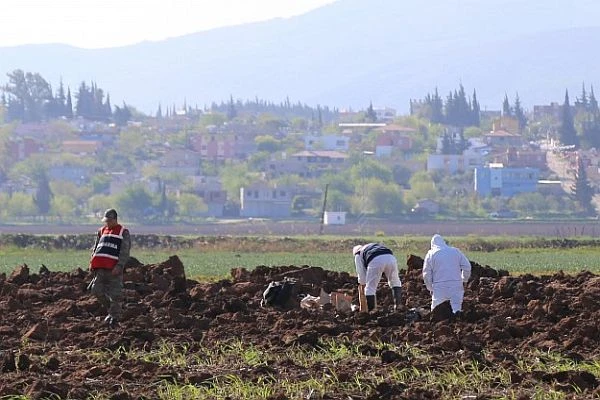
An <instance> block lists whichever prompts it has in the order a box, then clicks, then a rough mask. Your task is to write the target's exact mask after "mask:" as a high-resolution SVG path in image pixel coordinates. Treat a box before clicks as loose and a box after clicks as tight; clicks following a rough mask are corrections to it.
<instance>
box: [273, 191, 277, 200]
mask: <svg viewBox="0 0 600 400" xmlns="http://www.w3.org/2000/svg"><path fill="white" fill-rule="evenodd" d="M273 198H274V199H276V198H277V190H273Z"/></svg>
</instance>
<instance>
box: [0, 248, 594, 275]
mask: <svg viewBox="0 0 600 400" xmlns="http://www.w3.org/2000/svg"><path fill="white" fill-rule="evenodd" d="M407 254H417V255H419V256H421V257H423V256H424V252H423V251H416V250H415V251H406V252H404V253H399V252H398V251H396V256H397V257H398V261H399V264H400V267H401V268H402V266H403V265H404V259H405V256H406V255H407ZM465 254H466V255H467V257H468V258H469V259H470V260H472V261H475V262H477V263H479V264H482V265H489V266H491V267H493V268H495V269H506V270H508V271H509V272H510V273H511V274H522V273H532V274H536V275H539V274H548V273H554V272H557V271H559V270H562V271H564V272H566V273H577V272H579V271H582V270H589V271H592V272H594V273H600V248H597V247H577V248H570V249H555V248H539V249H505V250H497V251H492V252H482V251H465ZM173 255H177V256H178V257H179V258H180V259H181V261H182V262H183V265H184V266H185V267H186V273H187V275H188V276H189V277H194V278H201V277H209V278H219V277H225V276H227V275H228V274H229V271H230V270H231V269H232V268H235V267H246V268H248V269H252V268H254V267H256V266H258V265H267V266H279V265H310V266H316V267H323V268H325V269H329V270H333V271H347V272H350V273H353V271H354V263H353V259H352V256H351V254H350V251H348V252H343V253H342V252H310V253H307V252H304V253H292V252H265V253H261V252H255V251H249V252H241V251H238V252H232V251H208V252H207V251H200V250H197V249H179V250H172V251H167V250H134V251H132V256H134V257H136V258H137V259H138V260H140V262H142V263H143V264H154V263H160V262H162V261H165V260H166V259H167V258H169V257H170V256H173ZM88 261H89V251H72V250H69V251H64V250H43V249H31V248H26V249H21V248H13V247H8V248H6V247H5V248H0V273H1V272H6V273H10V272H11V271H12V270H13V269H14V268H15V267H17V266H19V265H22V264H27V265H28V266H29V267H30V269H31V271H32V272H37V270H38V269H39V267H40V266H41V265H42V264H44V265H45V266H46V267H48V268H49V269H50V270H60V271H70V270H73V269H75V268H77V267H80V268H82V269H87V266H88Z"/></svg>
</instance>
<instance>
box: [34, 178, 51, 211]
mask: <svg viewBox="0 0 600 400" xmlns="http://www.w3.org/2000/svg"><path fill="white" fill-rule="evenodd" d="M34 179H35V181H36V183H37V190H36V192H35V195H34V196H33V201H34V203H35V206H36V207H37V209H38V212H39V213H40V214H42V215H46V214H48V212H49V211H50V202H51V201H52V197H53V194H52V190H50V182H49V180H48V175H47V174H46V172H45V171H39V172H38V173H36V176H35V177H34Z"/></svg>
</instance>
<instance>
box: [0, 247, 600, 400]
mask: <svg viewBox="0 0 600 400" xmlns="http://www.w3.org/2000/svg"><path fill="white" fill-rule="evenodd" d="M400 261H401V260H400ZM422 262H423V260H422V259H421V258H419V257H416V256H409V257H408V259H407V260H406V267H404V268H403V270H402V271H401V272H402V273H401V279H402V282H403V301H404V305H403V307H402V309H400V310H398V311H394V310H393V309H392V307H391V304H392V298H391V294H390V291H389V290H388V289H387V288H386V287H383V282H382V284H381V287H380V290H379V291H378V297H377V302H378V309H377V310H376V311H375V312H373V313H371V314H365V313H357V312H350V313H346V314H343V313H338V312H336V311H335V310H334V309H332V308H327V307H324V308H323V309H316V310H307V309H302V308H300V307H299V305H298V302H292V304H291V305H290V306H289V307H287V308H284V309H274V308H265V307H261V305H260V301H261V299H262V292H263V290H264V289H265V287H266V286H267V284H268V282H269V281H271V280H281V279H283V278H284V277H288V278H294V279H296V280H297V282H298V284H297V286H298V289H299V290H298V293H299V294H301V295H303V294H310V295H314V296H318V295H319V293H320V289H321V288H323V287H327V288H328V290H331V289H335V290H341V291H344V292H346V293H348V294H349V295H351V296H352V297H353V303H354V304H357V302H358V300H357V290H356V280H355V279H356V278H354V277H352V276H350V275H349V274H346V273H335V272H331V271H327V270H324V269H321V268H316V267H310V266H281V267H272V268H268V267H264V266H258V267H256V268H254V269H253V270H251V271H250V270H247V269H244V268H238V269H234V270H232V271H231V278H230V279H227V280H222V281H219V282H214V283H202V282H197V281H193V280H190V279H188V278H186V276H185V272H184V266H183V265H182V263H181V261H180V260H179V258H178V257H177V256H173V257H171V258H169V259H168V260H166V261H164V262H163V263H160V264H154V265H141V264H139V263H138V264H137V265H135V263H133V264H132V265H131V266H130V267H129V268H128V269H127V271H126V273H125V294H126V303H125V313H124V320H123V322H122V323H121V324H120V325H119V326H118V327H117V328H114V329H108V328H107V327H106V326H104V325H103V322H102V317H103V316H104V310H101V309H100V305H99V303H98V302H97V301H96V300H95V299H94V298H93V297H92V296H91V295H90V294H89V292H87V291H86V286H87V284H88V281H89V279H90V276H89V274H88V272H87V271H83V270H81V269H76V270H73V271H72V272H68V273H67V272H51V271H48V270H47V269H44V268H42V269H41V270H40V271H30V270H29V268H28V267H27V266H19V267H17V268H15V270H14V271H13V273H12V274H10V275H9V276H4V275H0V315H1V318H0V397H1V396H10V395H20V394H25V395H27V396H30V398H32V399H41V398H47V397H51V396H54V397H53V398H60V399H67V398H68V399H84V398H88V396H90V395H91V394H94V395H95V396H101V398H110V399H156V398H159V396H158V394H157V390H158V389H157V388H158V387H159V385H160V384H161V383H164V382H169V383H178V384H181V385H192V386H198V387H210V386H211V385H214V384H215V382H217V381H218V380H219V378H220V377H223V376H237V377H239V378H240V379H242V380H244V381H248V382H257V381H260V380H261V379H266V378H268V379H271V380H272V381H273V382H277V381H278V380H282V379H285V380H291V381H301V380H303V379H306V376H307V371H306V369H305V368H304V367H303V366H302V365H300V364H299V363H298V362H297V360H293V359H285V357H284V358H281V357H279V358H276V359H275V358H273V359H269V360H267V361H266V362H265V363H262V364H260V365H257V366H254V367H248V368H243V369H239V368H236V367H233V365H234V363H232V364H231V365H227V364H223V365H205V366H202V365H191V364H185V363H180V364H171V365H168V364H162V363H160V362H157V361H156V360H154V361H148V360H144V359H141V358H130V357H128V354H131V353H130V352H131V351H134V350H136V351H139V352H142V353H144V352H146V353H147V354H150V353H151V352H153V351H155V350H156V349H157V348H158V347H159V346H160V345H161V344H164V343H168V344H171V345H173V346H182V345H184V344H185V345H187V346H189V348H188V349H187V353H189V355H190V356H191V355H193V354H194V353H195V352H198V351H200V348H201V347H211V346H220V345H222V343H224V342H226V341H227V340H229V339H235V338H237V339H241V340H242V341H243V343H245V344H247V345H252V346H256V348H259V349H268V350H269V354H279V355H281V354H285V350H286V349H290V348H293V347H297V348H318V347H319V346H321V345H322V344H323V343H324V342H325V341H327V340H330V339H333V340H339V341H342V340H346V341H348V342H350V343H354V344H356V351H357V352H358V353H359V354H360V356H361V357H362V358H361V362H346V363H339V364H335V365H331V366H329V368H333V369H334V370H335V374H336V376H337V379H338V380H339V382H340V387H339V389H335V390H330V391H328V392H327V393H324V394H322V395H319V396H316V395H315V396H312V395H311V396H310V397H302V398H310V399H340V400H341V399H345V400H347V399H373V400H375V399H411V400H415V399H417V400H418V399H440V398H442V397H443V393H442V392H441V389H440V388H439V387H436V386H432V385H431V384H427V383H426V382H424V381H423V382H421V383H419V380H416V381H413V382H412V383H411V384H410V385H406V384H404V383H403V382H400V381H396V380H393V379H386V380H385V382H383V383H381V382H379V383H378V382H370V385H367V386H365V387H364V388H363V390H361V391H353V392H348V391H347V389H343V387H346V386H343V385H342V383H344V382H348V381H352V380H353V379H354V377H355V376H361V375H362V376H366V375H365V374H364V370H365V368H367V366H368V368H374V369H375V370H376V371H377V372H379V373H380V375H381V376H384V377H385V376H386V374H387V371H389V369H390V368H391V367H396V368H402V367H407V368H410V369H411V370H412V371H416V372H415V373H419V372H422V373H425V371H430V370H442V369H444V368H449V367H450V366H451V365H454V363H456V361H457V360H459V361H464V362H465V363H470V362H473V361H476V362H477V363H478V364H479V365H481V366H487V367H489V368H494V367H497V366H502V367H503V368H506V369H508V370H510V371H511V372H510V377H509V379H508V380H507V381H498V382H497V383H495V384H494V386H493V387H492V388H489V389H487V391H486V392H483V393H481V392H480V391H479V392H478V394H477V396H471V397H468V398H470V399H479V400H483V399H492V398H498V396H499V395H500V394H502V393H507V391H513V392H514V393H517V396H518V397H515V398H518V399H529V398H531V397H530V395H531V393H532V392H531V391H532V388H533V387H536V386H538V387H539V386H541V387H545V388H547V389H548V390H550V389H553V390H558V391H560V392H563V393H564V394H565V395H566V396H567V397H566V398H569V399H590V398H598V397H599V396H600V376H595V375H594V374H591V373H588V372H585V371H578V370H575V369H567V370H561V371H555V372H548V371H547V370H543V369H542V368H541V365H542V363H544V362H545V361H544V360H543V359H540V368H539V369H535V368H534V369H533V370H529V371H524V370H522V369H520V368H518V365H517V364H518V362H519V359H520V357H521V356H525V354H530V353H531V352H532V351H535V350H539V351H540V352H542V353H543V352H556V353H559V354H561V355H562V356H564V357H566V358H567V359H569V360H572V361H573V363H579V362H593V361H597V360H598V359H599V357H600V346H599V345H600V328H599V326H598V320H600V277H598V276H595V275H593V274H591V273H580V274H578V275H576V276H567V275H563V274H556V275H553V276H543V277H535V276H530V275H524V276H519V277H511V276H507V274H506V273H503V272H502V271H496V270H494V269H492V268H490V267H482V266H479V265H476V264H475V265H474V266H473V276H472V278H471V280H470V282H469V284H468V288H467V290H466V294H465V303H464V315H463V317H462V318H461V319H460V320H449V319H448V317H449V315H448V314H447V309H445V308H444V307H440V308H439V309H436V310H434V312H432V313H428V314H426V313H423V315H422V318H421V319H420V320H414V319H413V318H408V317H407V316H408V315H413V314H410V313H409V309H411V308H413V307H417V306H427V305H428V304H429V302H430V298H429V293H428V292H427V290H426V289H425V286H424V285H423V282H422V278H421V268H422ZM376 343H384V344H385V343H393V344H396V345H399V346H401V345H403V344H410V345H411V346H415V347H418V348H419V349H420V351H422V352H423V353H424V354H426V355H427V356H428V357H429V360H430V361H429V362H428V363H427V364H422V363H420V362H416V361H415V360H412V359H410V358H408V357H406V356H404V355H401V354H398V353H397V352H394V351H391V350H385V349H379V348H377V347H376V346H375V344H376ZM92 353H93V354H92ZM94 354H95V356H94ZM98 354H114V355H115V356H114V357H112V358H106V357H105V358H104V359H103V358H101V357H100V356H98ZM107 360H108V361H107ZM367 384H369V382H367ZM474 390H477V389H476V388H474ZM446 395H447V394H446ZM95 398H98V397H95ZM269 398H270V399H272V400H276V399H277V400H284V399H292V398H301V397H292V396H290V395H285V394H283V393H282V394H279V395H277V396H271V397H269Z"/></svg>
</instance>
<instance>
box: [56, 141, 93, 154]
mask: <svg viewBox="0 0 600 400" xmlns="http://www.w3.org/2000/svg"><path fill="white" fill-rule="evenodd" d="M100 148H102V143H101V142H98V141H95V140H65V141H63V142H62V145H61V150H62V151H63V152H64V153H69V154H76V155H94V154H97V153H98V150H100Z"/></svg>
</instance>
